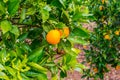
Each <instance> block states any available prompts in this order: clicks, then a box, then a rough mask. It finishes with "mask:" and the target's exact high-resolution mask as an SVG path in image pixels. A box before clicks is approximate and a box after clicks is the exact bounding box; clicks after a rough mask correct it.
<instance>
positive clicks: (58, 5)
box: [51, 0, 65, 9]
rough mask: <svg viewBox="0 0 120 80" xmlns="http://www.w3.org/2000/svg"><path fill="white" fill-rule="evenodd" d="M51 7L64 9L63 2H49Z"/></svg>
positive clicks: (59, 0)
mask: <svg viewBox="0 0 120 80" xmlns="http://www.w3.org/2000/svg"><path fill="white" fill-rule="evenodd" d="M51 5H53V6H56V7H58V8H60V9H62V8H65V5H64V2H63V0H53V1H52V2H51Z"/></svg>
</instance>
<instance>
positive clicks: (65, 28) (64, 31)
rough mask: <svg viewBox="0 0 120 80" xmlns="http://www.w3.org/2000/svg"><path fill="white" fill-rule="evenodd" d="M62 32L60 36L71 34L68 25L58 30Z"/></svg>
mask: <svg viewBox="0 0 120 80" xmlns="http://www.w3.org/2000/svg"><path fill="white" fill-rule="evenodd" d="M58 31H59V33H60V36H61V37H62V36H64V37H68V36H69V34H70V30H69V28H68V27H64V28H63V30H58Z"/></svg>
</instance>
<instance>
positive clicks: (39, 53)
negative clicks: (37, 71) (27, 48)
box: [28, 46, 44, 62]
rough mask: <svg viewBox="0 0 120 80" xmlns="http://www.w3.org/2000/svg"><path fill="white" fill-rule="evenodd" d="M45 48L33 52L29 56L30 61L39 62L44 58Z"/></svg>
mask: <svg viewBox="0 0 120 80" xmlns="http://www.w3.org/2000/svg"><path fill="white" fill-rule="evenodd" d="M43 48H44V46H42V47H39V48H37V49H35V50H33V52H32V53H31V54H30V55H29V57H28V60H29V61H33V62H37V61H39V58H42V56H43Z"/></svg>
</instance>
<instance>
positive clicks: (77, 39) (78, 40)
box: [67, 36, 89, 45]
mask: <svg viewBox="0 0 120 80" xmlns="http://www.w3.org/2000/svg"><path fill="white" fill-rule="evenodd" d="M67 39H68V40H69V41H70V42H71V43H74V44H82V45H88V44H89V43H88V42H87V41H85V39H82V38H81V37H74V36H69V37H68V38H67Z"/></svg>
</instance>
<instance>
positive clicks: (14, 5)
mask: <svg viewBox="0 0 120 80" xmlns="http://www.w3.org/2000/svg"><path fill="white" fill-rule="evenodd" d="M19 3H20V1H19V0H9V1H8V12H9V14H10V15H14V14H15V13H16V12H17V10H18V8H19Z"/></svg>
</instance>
